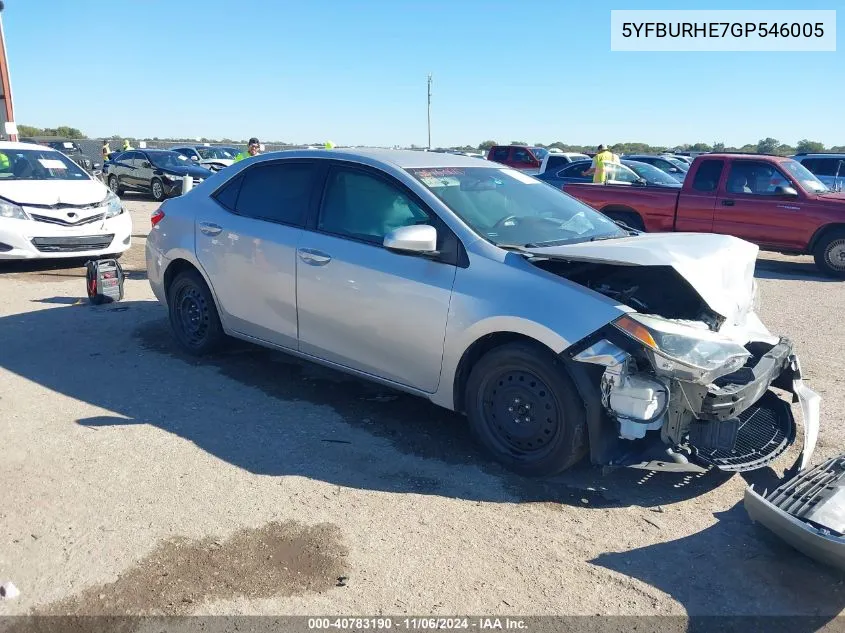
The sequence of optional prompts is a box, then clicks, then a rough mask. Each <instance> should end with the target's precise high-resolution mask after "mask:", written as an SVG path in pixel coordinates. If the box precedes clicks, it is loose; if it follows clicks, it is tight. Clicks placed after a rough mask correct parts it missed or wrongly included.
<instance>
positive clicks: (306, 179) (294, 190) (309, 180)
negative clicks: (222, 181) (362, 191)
mask: <svg viewBox="0 0 845 633" xmlns="http://www.w3.org/2000/svg"><path fill="white" fill-rule="evenodd" d="M239 177H241V176H239ZM242 177H243V182H242V183H241V184H240V190H239V191H238V194H237V202H235V203H234V204H235V213H237V214H238V215H243V216H245V217H248V218H255V219H257V220H267V221H269V222H279V223H281V224H291V225H294V226H304V225H305V216H306V214H307V213H308V203H309V201H310V200H311V193H312V191H313V188H314V185H315V183H316V179H317V166H316V165H314V164H313V163H270V164H267V163H263V164H262V163H259V164H258V165H255V166H254V167H250V168H249V169H247V170H246V171H245V172H244V173H243V174H242ZM221 193H224V190H221ZM223 199H224V200H225V202H224V201H221V204H223V205H224V206H227V203H228V204H231V203H232V202H231V201H232V194H231V193H227V194H225V195H224V197H223ZM218 200H219V198H218Z"/></svg>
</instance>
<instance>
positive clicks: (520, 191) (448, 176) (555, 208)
mask: <svg viewBox="0 0 845 633" xmlns="http://www.w3.org/2000/svg"><path fill="white" fill-rule="evenodd" d="M407 171H408V172H409V173H410V174H411V175H412V176H413V177H414V178H416V179H417V180H419V181H420V182H421V183H422V184H423V186H425V187H426V188H427V189H428V190H429V191H431V192H432V193H433V194H434V195H435V196H437V197H438V198H439V199H440V200H441V201H442V202H443V204H445V205H446V206H447V207H449V208H450V209H451V210H452V211H453V212H454V213H455V214H456V215H457V216H458V217H459V218H461V220H463V221H464V222H466V223H467V224H468V225H469V226H470V227H471V228H472V229H473V230H474V231H475V232H477V233H478V234H479V235H481V236H482V237H484V238H485V239H487V240H489V241H490V242H493V243H494V244H498V245H502V246H505V245H510V246H541V245H542V246H549V245H555V244H569V243H574V242H585V241H591V240H596V239H610V238H616V237H623V236H625V235H627V233H626V232H625V231H623V230H622V229H620V228H619V226H617V225H616V224H615V223H614V222H613V221H612V220H610V219H609V218H607V217H605V216H603V215H601V214H600V213H598V212H597V211H595V210H593V209H592V208H590V207H588V206H587V205H585V204H583V203H582V202H579V201H578V200H576V199H575V198H572V197H571V196H569V195H568V194H565V193H563V192H562V191H560V190H559V189H557V188H555V187H550V186H548V185H546V184H545V183H544V182H542V181H540V180H537V179H536V178H532V177H531V176H527V175H525V174H523V173H521V172H519V171H516V170H514V169H509V168H501V169H500V168H492V167H438V168H429V169H408V170H407Z"/></svg>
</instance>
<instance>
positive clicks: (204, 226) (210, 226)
mask: <svg viewBox="0 0 845 633" xmlns="http://www.w3.org/2000/svg"><path fill="white" fill-rule="evenodd" d="M222 230H223V227H222V226H220V225H219V224H214V223H213V222H200V231H202V232H203V233H205V234H206V235H220V231H222Z"/></svg>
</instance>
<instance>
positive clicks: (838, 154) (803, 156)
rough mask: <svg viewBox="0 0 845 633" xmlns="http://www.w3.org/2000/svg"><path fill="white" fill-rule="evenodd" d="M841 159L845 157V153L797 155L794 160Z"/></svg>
mask: <svg viewBox="0 0 845 633" xmlns="http://www.w3.org/2000/svg"><path fill="white" fill-rule="evenodd" d="M799 156H800V157H801V158H839V157H842V156H845V152H813V153H811V154H803V153H801V154H795V155H794V156H793V158H798V157H799Z"/></svg>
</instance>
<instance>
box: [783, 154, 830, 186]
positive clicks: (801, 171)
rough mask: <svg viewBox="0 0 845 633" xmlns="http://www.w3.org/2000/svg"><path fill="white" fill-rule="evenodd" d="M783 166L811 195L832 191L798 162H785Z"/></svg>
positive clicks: (790, 160)
mask: <svg viewBox="0 0 845 633" xmlns="http://www.w3.org/2000/svg"><path fill="white" fill-rule="evenodd" d="M781 166H782V167H783V168H784V169H786V171H788V172H789V174H790V175H791V176H792V177H793V178H795V180H797V181H798V182H799V183H800V184H801V186H802V187H803V188H804V189H805V190H807V191H809V192H811V193H827V192H829V191H830V189H828V188H827V186H826V185H825V184H824V183H823V182H822V181H821V180H819V179H818V178H816V176H815V175H814V174H813V173H812V172H811V171H810V170H809V169H807V168H806V167H804V165H802V164H801V163H799V162H798V161H796V160H792V159H791V158H790V159H789V160H785V161H783V162H782V163H781Z"/></svg>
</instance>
